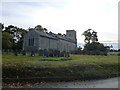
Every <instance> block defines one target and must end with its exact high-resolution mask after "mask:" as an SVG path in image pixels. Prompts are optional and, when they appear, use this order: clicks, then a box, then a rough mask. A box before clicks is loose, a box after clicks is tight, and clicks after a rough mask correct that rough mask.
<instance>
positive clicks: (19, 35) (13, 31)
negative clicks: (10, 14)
mask: <svg viewBox="0 0 120 90" xmlns="http://www.w3.org/2000/svg"><path fill="white" fill-rule="evenodd" d="M2 32H7V33H9V34H10V35H11V36H12V40H13V48H12V49H22V44H23V36H24V35H25V34H26V33H27V30H25V29H22V28H19V27H16V26H13V25H9V26H8V27H5V30H3V31H2Z"/></svg>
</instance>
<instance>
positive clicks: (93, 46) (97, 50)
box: [84, 42, 109, 55]
mask: <svg viewBox="0 0 120 90" xmlns="http://www.w3.org/2000/svg"><path fill="white" fill-rule="evenodd" d="M107 51H109V47H108V46H104V45H103V44H102V43H99V42H92V43H87V44H85V46H84V52H85V53H86V54H92V55H103V54H106V53H107Z"/></svg>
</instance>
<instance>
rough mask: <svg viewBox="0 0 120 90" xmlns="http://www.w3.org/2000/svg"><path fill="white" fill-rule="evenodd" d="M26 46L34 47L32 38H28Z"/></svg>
mask: <svg viewBox="0 0 120 90" xmlns="http://www.w3.org/2000/svg"><path fill="white" fill-rule="evenodd" d="M28 44H29V46H34V38H29V41H28Z"/></svg>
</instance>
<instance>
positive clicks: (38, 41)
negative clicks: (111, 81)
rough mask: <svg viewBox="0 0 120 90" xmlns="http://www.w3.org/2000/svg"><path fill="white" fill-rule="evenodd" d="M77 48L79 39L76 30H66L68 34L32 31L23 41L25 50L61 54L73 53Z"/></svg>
mask: <svg viewBox="0 0 120 90" xmlns="http://www.w3.org/2000/svg"><path fill="white" fill-rule="evenodd" d="M76 48H77V39H76V31H75V30H66V34H63V35H61V34H54V33H52V32H49V33H48V32H42V31H38V30H35V29H31V30H30V31H29V32H28V33H27V34H26V35H25V36H24V40H23V50H25V51H39V50H45V49H46V50H49V49H52V50H59V51H60V52H62V51H66V52H71V51H74V50H76Z"/></svg>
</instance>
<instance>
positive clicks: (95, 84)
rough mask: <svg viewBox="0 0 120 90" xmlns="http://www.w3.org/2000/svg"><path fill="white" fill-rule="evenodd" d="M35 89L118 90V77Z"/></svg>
mask: <svg viewBox="0 0 120 90" xmlns="http://www.w3.org/2000/svg"><path fill="white" fill-rule="evenodd" d="M32 87H33V88H118V77H115V78H109V79H102V80H91V81H71V82H47V83H40V84H35V85H33V86H32Z"/></svg>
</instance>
